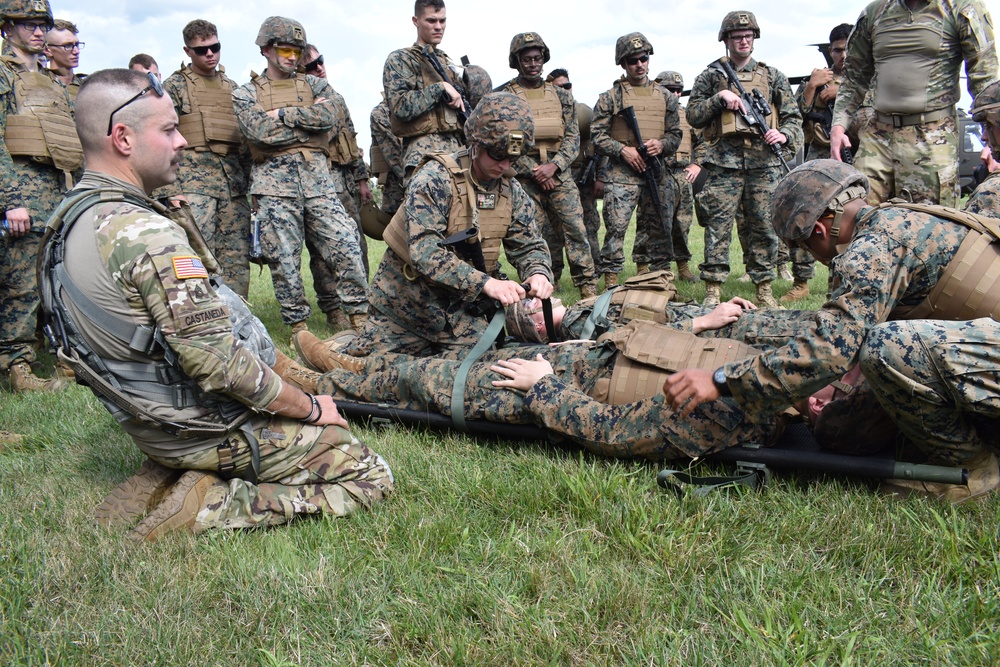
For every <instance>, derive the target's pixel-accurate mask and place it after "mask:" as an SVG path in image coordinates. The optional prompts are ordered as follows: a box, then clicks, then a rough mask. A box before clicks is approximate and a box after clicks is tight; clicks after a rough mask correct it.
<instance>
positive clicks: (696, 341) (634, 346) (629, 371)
mask: <svg viewBox="0 0 1000 667" xmlns="http://www.w3.org/2000/svg"><path fill="white" fill-rule="evenodd" d="M601 343H605V344H609V345H613V346H614V347H615V348H616V349H617V350H618V357H617V359H616V360H615V367H614V370H613V371H612V372H611V377H610V378H602V379H600V380H598V381H597V383H596V384H595V386H594V389H593V393H592V396H591V397H592V398H594V399H595V400H597V401H600V402H601V403H608V404H610V405H622V404H624V403H634V402H635V401H641V400H643V399H646V398H651V397H653V396H656V395H657V394H660V393H662V392H663V381H664V380H666V379H667V378H668V377H670V376H671V375H673V374H674V373H675V372H677V371H679V370H681V369H684V368H702V369H704V370H712V371H714V370H715V369H717V368H719V367H720V366H723V365H725V364H727V363H729V362H731V361H736V360H739V359H744V358H746V357H748V356H750V355H753V354H757V353H758V352H759V350H756V349H755V348H753V347H751V346H749V345H747V344H746V343H741V342H740V341H737V340H730V339H728V338H698V337H697V336H694V335H693V334H691V333H688V332H685V331H678V330H676V329H671V328H669V327H664V326H660V325H657V324H656V323H654V322H646V321H642V320H635V321H633V322H629V323H628V324H627V325H625V326H623V327H620V328H618V329H617V330H615V331H614V332H613V333H607V334H605V335H603V336H601V337H600V338H599V339H598V344H601Z"/></svg>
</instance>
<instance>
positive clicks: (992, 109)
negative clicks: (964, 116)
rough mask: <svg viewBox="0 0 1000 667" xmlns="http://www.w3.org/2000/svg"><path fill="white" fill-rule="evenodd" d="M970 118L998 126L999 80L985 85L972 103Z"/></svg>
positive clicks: (999, 122) (999, 124) (999, 108)
mask: <svg viewBox="0 0 1000 667" xmlns="http://www.w3.org/2000/svg"><path fill="white" fill-rule="evenodd" d="M971 111H972V120H974V121H976V122H977V123H990V124H991V125H997V126H1000V81H995V82H994V83H991V84H990V85H988V86H986V89H985V90H983V92H981V93H979V94H978V95H976V99H975V101H974V102H973V103H972V110H971Z"/></svg>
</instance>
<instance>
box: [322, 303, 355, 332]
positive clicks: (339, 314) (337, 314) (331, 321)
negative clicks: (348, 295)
mask: <svg viewBox="0 0 1000 667" xmlns="http://www.w3.org/2000/svg"><path fill="white" fill-rule="evenodd" d="M326 328H327V329H329V330H330V333H337V332H338V331H343V330H344V329H350V328H351V321H350V320H348V319H347V315H345V314H344V311H342V310H341V309H340V308H337V309H335V310H331V311H330V312H328V313H327V314H326Z"/></svg>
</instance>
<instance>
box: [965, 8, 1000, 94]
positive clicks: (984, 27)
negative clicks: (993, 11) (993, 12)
mask: <svg viewBox="0 0 1000 667" xmlns="http://www.w3.org/2000/svg"><path fill="white" fill-rule="evenodd" d="M958 24H959V25H958V31H959V35H960V36H961V42H962V58H963V59H964V60H965V74H966V77H967V78H968V88H969V94H970V95H972V97H973V98H974V97H976V95H978V94H979V93H981V92H982V91H983V89H984V88H986V86H988V85H990V84H991V83H993V82H994V81H996V80H997V66H998V65H997V49H996V42H995V38H994V35H993V20H992V19H991V18H990V13H989V10H988V9H987V8H986V5H985V3H983V2H982V0H972V1H971V2H969V3H968V4H966V5H965V6H964V7H962V9H961V10H960V11H959V16H958Z"/></svg>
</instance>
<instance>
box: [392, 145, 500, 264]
mask: <svg viewBox="0 0 1000 667" xmlns="http://www.w3.org/2000/svg"><path fill="white" fill-rule="evenodd" d="M455 156H457V157H458V161H456V160H455ZM455 156H452V155H447V154H445V153H436V154H433V155H429V156H427V157H426V158H424V160H423V162H421V163H420V165H418V167H417V169H418V170H419V169H420V168H421V167H422V166H423V165H424V164H425V163H427V162H429V161H430V160H434V161H436V162H439V163H441V164H442V165H444V167H445V169H447V170H448V174H449V176H451V178H450V179H449V180H450V185H451V211H450V212H449V214H448V230H447V231H446V232H445V235H446V236H451V235H452V234H456V233H458V232H460V231H463V230H466V229H469V228H470V227H476V228H477V229H479V237H478V238H479V243H480V244H481V246H482V250H483V258H484V260H485V262H486V273H488V274H490V275H493V274H494V272H495V270H496V268H497V262H498V260H499V258H500V247H501V245H502V242H503V240H504V238H505V237H506V236H507V229H508V228H509V227H510V223H511V217H512V216H513V207H512V205H511V201H510V179H509V178H507V177H506V176H503V177H501V178H500V184H499V186H498V188H497V190H496V191H493V192H487V191H481V190H478V189H477V188H476V186H475V180H474V179H473V178H472V173H471V171H470V170H471V168H472V160H471V159H470V158H469V154H468V152H467V151H466V150H461V151H459V152H458V153H456V154H455ZM490 200H492V201H493V204H494V207H493V208H492V209H490V208H483V207H482V206H481V204H484V203H485V202H487V201H490ZM382 237H383V240H385V242H386V243H387V244H388V245H389V247H390V248H392V250H393V252H395V253H396V254H397V255H399V257H400V258H401V259H402V260H403V262H405V263H406V264H407V265H409V263H410V245H409V242H408V241H407V237H406V221H405V207H402V206H401V207H400V208H399V210H398V211H396V214H395V215H394V216H392V220H391V221H390V222H389V226H388V227H386V228H385V232H384V233H383V235H382Z"/></svg>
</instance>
